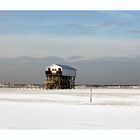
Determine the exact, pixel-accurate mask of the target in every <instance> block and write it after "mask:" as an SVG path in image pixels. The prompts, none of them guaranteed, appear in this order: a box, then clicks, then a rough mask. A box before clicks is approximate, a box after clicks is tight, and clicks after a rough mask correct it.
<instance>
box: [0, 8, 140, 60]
mask: <svg viewBox="0 0 140 140" xmlns="http://www.w3.org/2000/svg"><path fill="white" fill-rule="evenodd" d="M139 19H140V12H139V11H131V12H130V11H36V12H35V11H32V12H31V11H22V12H21V11H0V57H18V56H33V57H47V56H58V57H64V58H67V57H70V56H81V57H83V58H85V59H86V58H96V57H120V56H121V57H122V56H135V55H139V54H140V39H139V38H140V20H139Z"/></svg>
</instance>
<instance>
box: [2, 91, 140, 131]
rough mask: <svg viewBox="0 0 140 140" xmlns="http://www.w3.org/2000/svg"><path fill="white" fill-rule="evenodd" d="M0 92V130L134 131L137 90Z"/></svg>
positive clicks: (139, 102)
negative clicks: (105, 129) (91, 98)
mask: <svg viewBox="0 0 140 140" xmlns="http://www.w3.org/2000/svg"><path fill="white" fill-rule="evenodd" d="M89 97H90V89H75V90H74V89H73V90H42V89H0V129H98V128H107V129H110V128H111V129H124V128H128V129H137V128H140V89H93V102H92V103H90V102H89V101H90V100H89Z"/></svg>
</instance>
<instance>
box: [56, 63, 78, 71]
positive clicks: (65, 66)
mask: <svg viewBox="0 0 140 140" xmlns="http://www.w3.org/2000/svg"><path fill="white" fill-rule="evenodd" d="M56 65H58V66H60V67H62V68H63V69H70V70H76V69H75V68H73V67H70V66H67V65H61V64H56Z"/></svg>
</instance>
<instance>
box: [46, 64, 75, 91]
mask: <svg viewBox="0 0 140 140" xmlns="http://www.w3.org/2000/svg"><path fill="white" fill-rule="evenodd" d="M45 74H46V78H47V80H46V81H45V82H44V85H45V87H46V88H47V89H72V88H75V77H76V69H75V68H72V67H70V66H66V65H60V64H52V65H50V66H47V67H46V71H45Z"/></svg>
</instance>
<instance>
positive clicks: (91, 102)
mask: <svg viewBox="0 0 140 140" xmlns="http://www.w3.org/2000/svg"><path fill="white" fill-rule="evenodd" d="M90 103H92V88H91V89H90Z"/></svg>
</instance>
